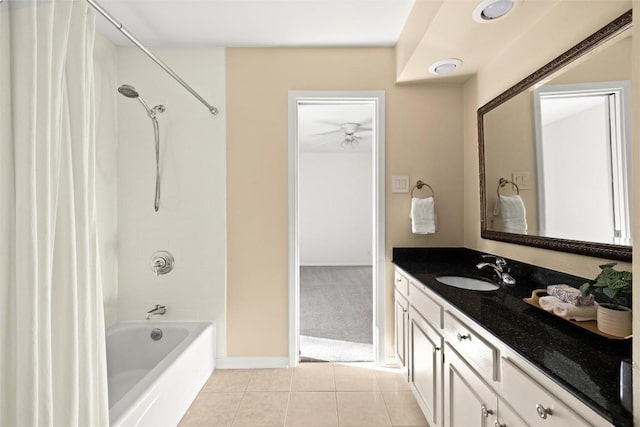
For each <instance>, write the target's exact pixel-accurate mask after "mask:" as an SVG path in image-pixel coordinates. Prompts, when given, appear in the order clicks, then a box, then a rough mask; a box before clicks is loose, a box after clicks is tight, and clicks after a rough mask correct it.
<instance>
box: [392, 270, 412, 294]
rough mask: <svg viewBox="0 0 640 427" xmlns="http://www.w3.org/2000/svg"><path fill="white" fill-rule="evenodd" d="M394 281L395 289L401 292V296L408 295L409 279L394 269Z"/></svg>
mask: <svg viewBox="0 0 640 427" xmlns="http://www.w3.org/2000/svg"><path fill="white" fill-rule="evenodd" d="M394 283H395V286H396V289H397V290H398V291H399V292H400V293H401V294H402V296H404V297H405V298H407V297H408V296H409V279H407V278H406V277H404V276H403V275H402V274H400V273H398V272H397V271H396V272H395V275H394Z"/></svg>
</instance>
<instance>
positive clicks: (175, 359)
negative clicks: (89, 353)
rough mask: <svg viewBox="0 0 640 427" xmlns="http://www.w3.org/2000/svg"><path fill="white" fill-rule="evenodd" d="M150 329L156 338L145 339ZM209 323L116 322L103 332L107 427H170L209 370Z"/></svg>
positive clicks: (212, 355) (211, 355)
mask: <svg viewBox="0 0 640 427" xmlns="http://www.w3.org/2000/svg"><path fill="white" fill-rule="evenodd" d="M154 328H159V329H160V330H162V338H161V339H160V340H158V341H154V340H153V339H151V331H152V330H153V329H154ZM215 342H216V340H215V324H214V323H213V322H192V321H183V322H169V321H166V322H163V321H146V320H143V321H136V322H119V323H116V324H115V325H113V326H111V327H110V328H109V329H107V372H108V375H109V420H110V425H111V426H112V427H115V426H118V427H129V426H175V425H177V424H178V422H179V421H180V419H181V418H182V416H183V415H184V413H185V412H186V411H187V409H188V408H189V405H191V402H192V401H193V399H194V398H195V397H196V395H197V394H198V392H199V391H200V389H201V388H202V386H203V385H204V383H205V382H206V381H207V378H209V376H210V375H211V373H212V372H213V369H214V361H215Z"/></svg>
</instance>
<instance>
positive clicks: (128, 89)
mask: <svg viewBox="0 0 640 427" xmlns="http://www.w3.org/2000/svg"><path fill="white" fill-rule="evenodd" d="M118 92H120V93H121V94H122V95H124V96H126V97H127V98H137V97H139V96H140V94H139V93H138V91H137V90H136V88H135V87H133V86H131V85H122V86H120V87H119V88H118Z"/></svg>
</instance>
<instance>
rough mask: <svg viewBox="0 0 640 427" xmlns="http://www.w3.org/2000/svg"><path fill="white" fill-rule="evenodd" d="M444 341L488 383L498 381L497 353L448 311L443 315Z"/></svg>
mask: <svg viewBox="0 0 640 427" xmlns="http://www.w3.org/2000/svg"><path fill="white" fill-rule="evenodd" d="M444 335H445V338H446V340H447V341H448V342H449V343H450V344H451V346H452V347H454V348H455V349H456V350H458V352H459V353H460V354H461V355H462V356H464V358H465V360H466V361H467V362H468V363H469V364H470V365H471V366H473V367H474V368H476V370H477V371H478V372H479V373H480V374H481V375H482V376H483V377H485V379H487V380H489V381H497V380H498V375H497V373H498V369H497V365H498V351H497V350H496V348H495V347H494V346H492V345H491V344H489V343H488V342H487V341H485V340H484V339H483V338H481V337H480V335H478V334H477V333H475V332H474V331H473V329H472V328H469V327H468V326H467V325H465V324H464V323H463V322H461V321H460V320H458V319H457V318H456V317H454V316H453V315H452V314H451V313H449V312H448V311H445V313H444Z"/></svg>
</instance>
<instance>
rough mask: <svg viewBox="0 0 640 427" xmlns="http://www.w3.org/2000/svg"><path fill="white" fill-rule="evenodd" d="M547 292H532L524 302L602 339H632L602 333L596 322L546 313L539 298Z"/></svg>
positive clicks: (536, 290) (542, 290) (537, 290)
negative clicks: (580, 320)
mask: <svg viewBox="0 0 640 427" xmlns="http://www.w3.org/2000/svg"><path fill="white" fill-rule="evenodd" d="M546 293H547V290H546V289H535V290H534V291H533V292H531V297H530V298H522V301H524V302H526V303H527V304H529V305H532V306H534V307H536V308H538V309H540V310H542V311H544V312H545V313H548V314H549V315H550V316H554V317H557V318H558V319H562V320H565V321H567V322H570V323H572V324H574V325H576V326H578V327H580V328H582V329H585V330H587V331H589V332H591V333H593V334H596V335H600V336H601V337H605V338H609V339H612V340H628V339H630V338H631V335H629V336H626V337H616V336H614V335H609V334H605V333H604V332H602V331H600V329H598V322H597V321H595V320H587V321H585V322H576V321H575V320H572V319H566V318H564V317H560V316H556V315H555V314H553V313H549V312H548V311H546V310H545V309H543V308H542V307H540V303H539V302H538V300H539V299H540V297H539V296H538V295H539V294H546Z"/></svg>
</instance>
